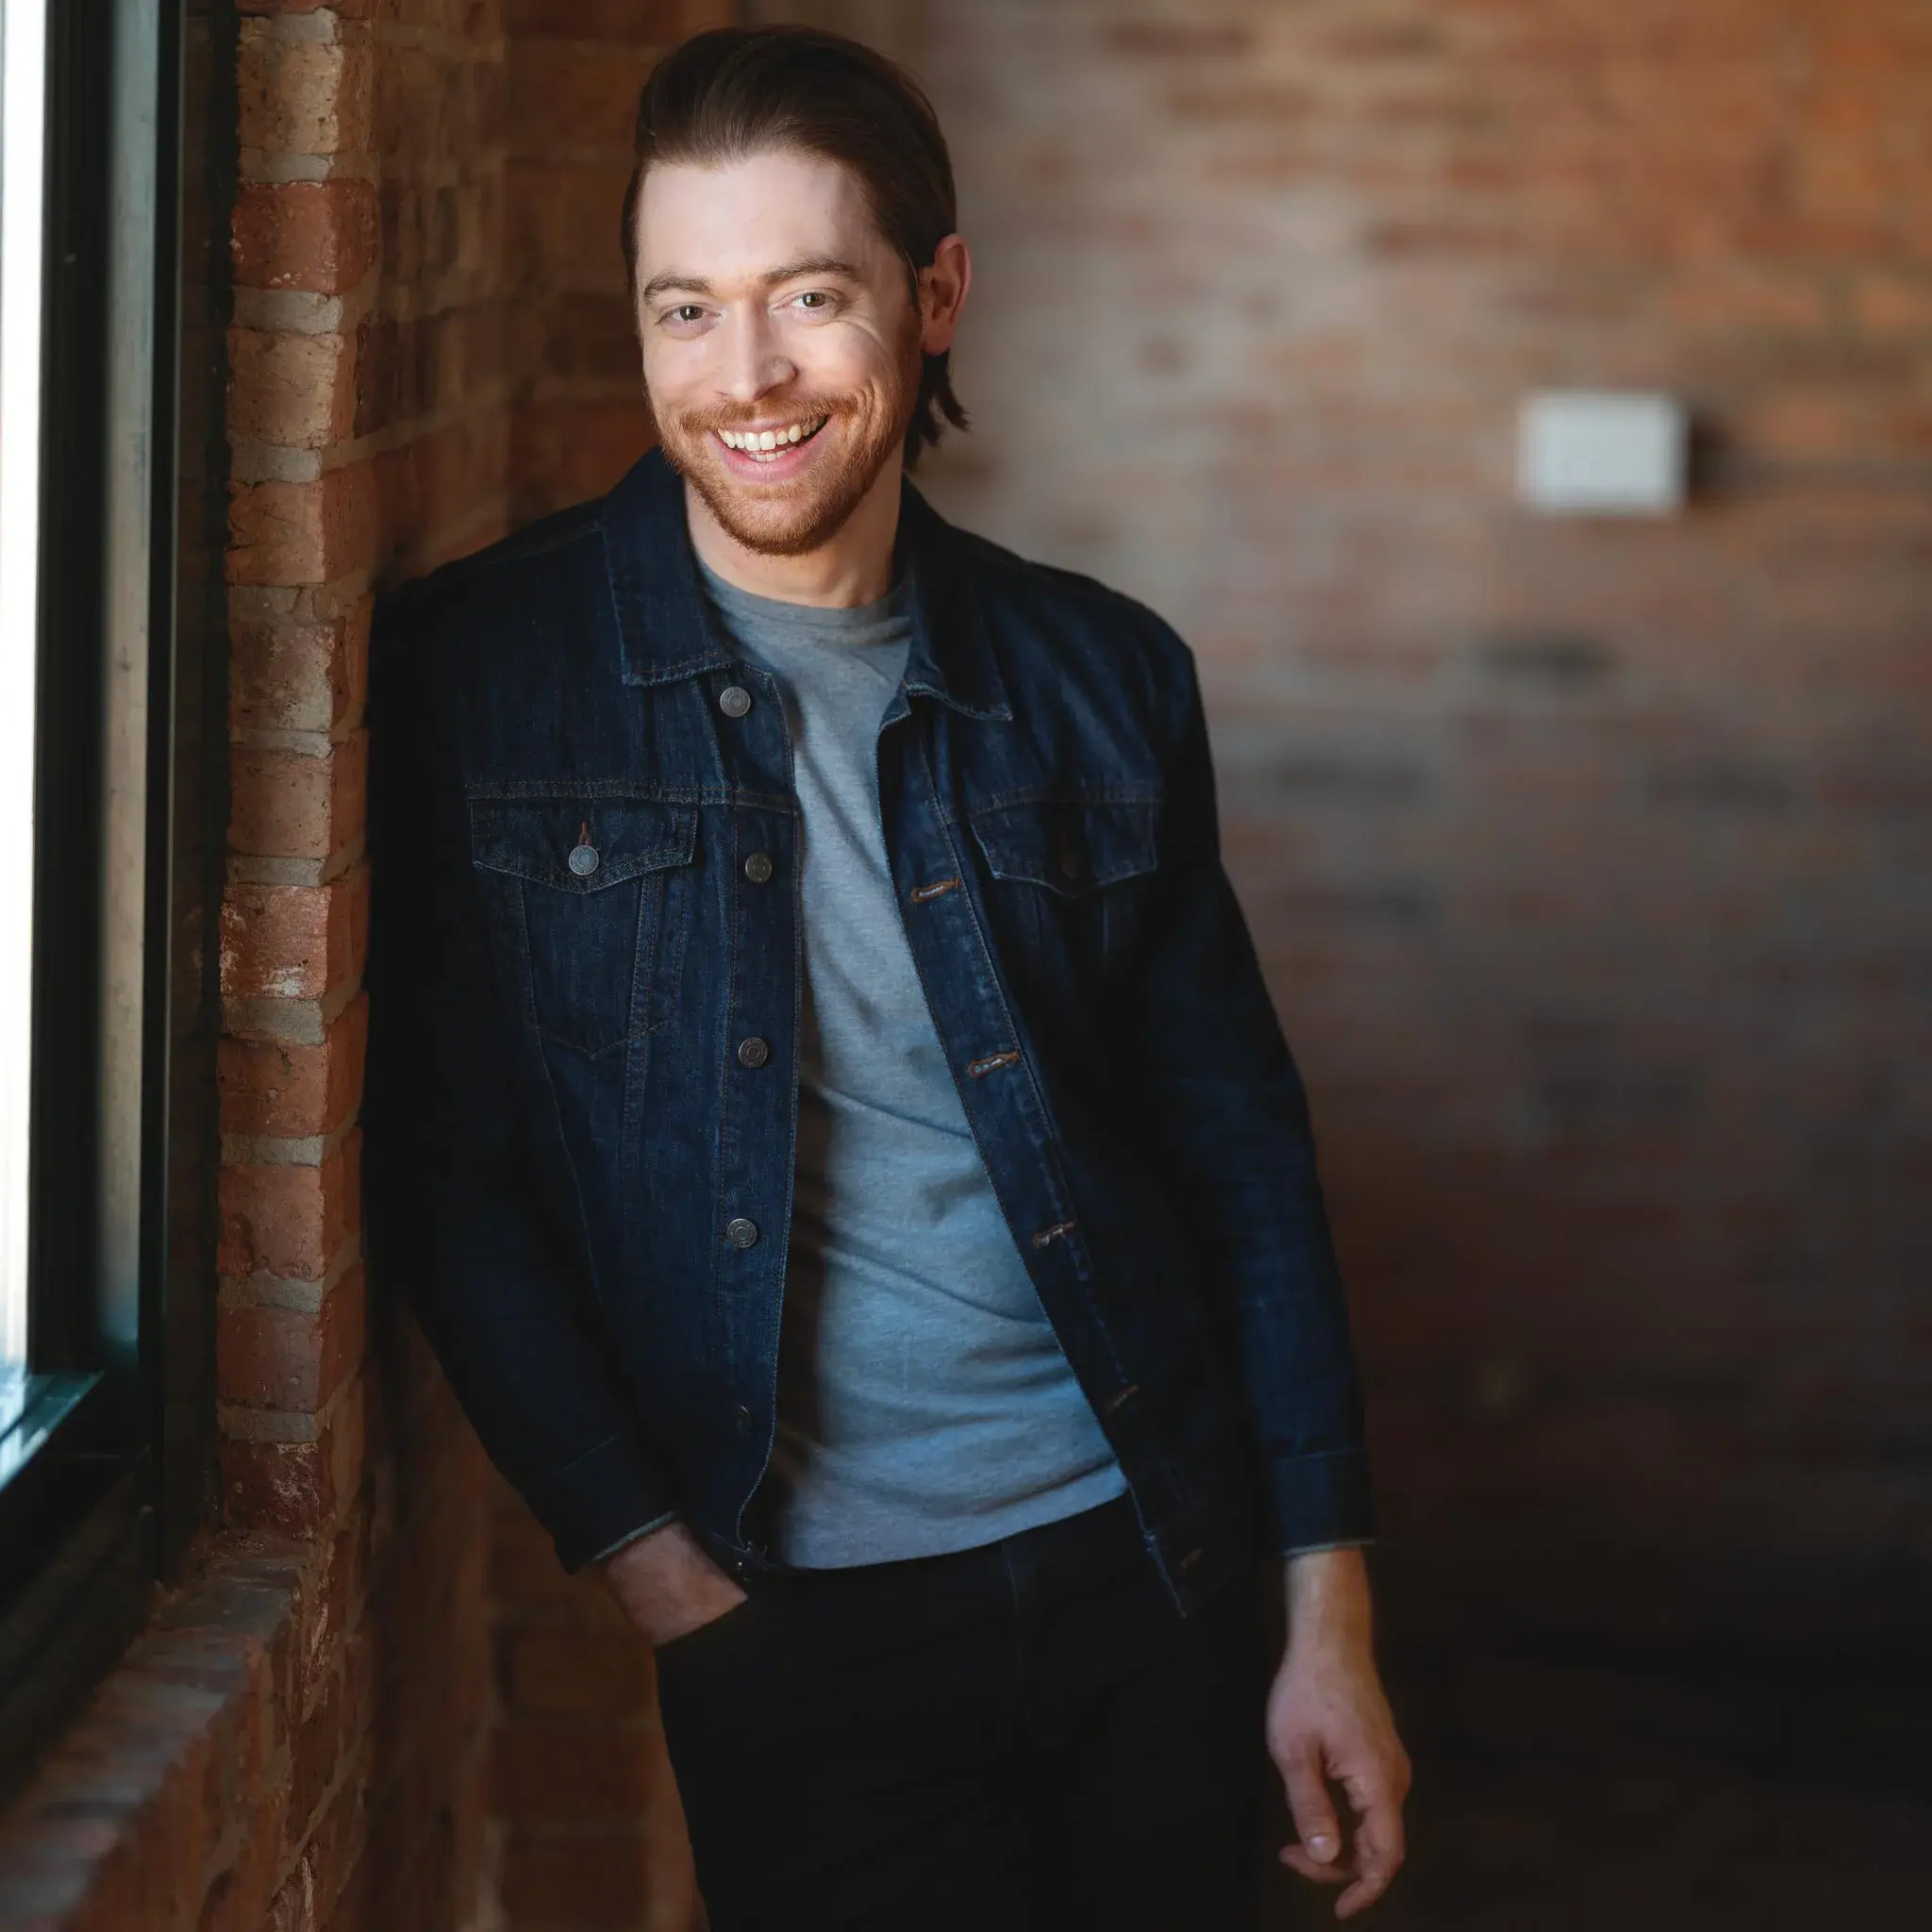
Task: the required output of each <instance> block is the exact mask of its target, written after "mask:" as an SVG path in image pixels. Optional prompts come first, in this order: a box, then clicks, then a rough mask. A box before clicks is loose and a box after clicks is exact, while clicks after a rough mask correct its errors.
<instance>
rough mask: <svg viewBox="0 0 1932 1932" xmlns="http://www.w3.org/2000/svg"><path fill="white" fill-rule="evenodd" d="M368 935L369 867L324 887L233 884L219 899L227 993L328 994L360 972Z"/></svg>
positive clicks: (246, 996)
mask: <svg viewBox="0 0 1932 1932" xmlns="http://www.w3.org/2000/svg"><path fill="white" fill-rule="evenodd" d="M368 941H369V869H368V867H367V866H359V865H358V867H357V868H356V870H355V871H354V872H353V873H350V874H348V875H347V876H345V877H343V878H340V879H334V880H332V881H330V883H329V884H327V885H325V886H255V885H231V886H230V887H229V888H228V891H227V893H226V895H225V899H224V901H223V905H222V991H223V993H224V995H225V997H227V998H229V999H263V998H272V999H294V1000H319V999H324V998H325V997H327V996H328V995H329V994H331V993H336V992H341V991H346V990H347V989H348V988H350V987H352V986H354V985H355V983H356V982H357V981H358V979H359V978H360V977H361V974H362V962H363V958H364V957H365V955H366V952H367V948H368Z"/></svg>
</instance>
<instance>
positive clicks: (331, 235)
mask: <svg viewBox="0 0 1932 1932" xmlns="http://www.w3.org/2000/svg"><path fill="white" fill-rule="evenodd" d="M377 235H378V228H377V223H376V208H375V188H374V186H373V185H372V184H371V183H369V182H367V181H353V180H331V181H280V182H249V183H246V184H244V186H243V187H242V190H241V192H240V193H239V194H238V195H237V196H236V198H235V223H234V239H233V253H234V258H235V279H236V280H237V281H238V282H239V283H240V284H241V285H242V287H243V288H244V289H301V290H307V291H310V292H312V293H315V294H321V295H340V294H343V293H346V292H347V291H349V290H351V289H353V288H355V287H356V285H357V284H358V282H360V281H361V279H362V277H363V276H364V275H367V274H368V273H369V271H370V269H371V268H372V267H373V266H374V265H375V251H376V242H377Z"/></svg>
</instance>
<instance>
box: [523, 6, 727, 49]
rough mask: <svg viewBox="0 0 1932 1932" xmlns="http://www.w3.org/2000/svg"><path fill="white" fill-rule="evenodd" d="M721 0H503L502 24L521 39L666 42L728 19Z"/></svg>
mask: <svg viewBox="0 0 1932 1932" xmlns="http://www.w3.org/2000/svg"><path fill="white" fill-rule="evenodd" d="M729 14H730V8H729V7H728V5H727V4H725V0H717V4H715V5H711V6H706V5H704V4H703V0H505V5H504V25H506V26H507V27H508V30H509V31H510V32H511V33H512V34H514V35H516V36H517V37H518V38H519V39H520V40H523V41H534V40H544V39H548V40H559V41H622V42H625V43H627V44H628V45H631V46H639V45H642V46H659V47H663V46H670V45H673V44H675V42H678V41H681V40H683V39H684V37H685V36H686V35H687V34H693V33H696V32H697V31H698V30H699V29H700V28H701V27H705V26H720V25H724V24H725V22H726V21H727V19H728V18H729Z"/></svg>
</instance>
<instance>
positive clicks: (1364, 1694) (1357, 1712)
mask: <svg viewBox="0 0 1932 1932" xmlns="http://www.w3.org/2000/svg"><path fill="white" fill-rule="evenodd" d="M1268 1752H1269V1755H1270V1756H1271V1757H1273V1758H1274V1763H1275V1767H1276V1769H1277V1770H1279V1771H1280V1773H1281V1777H1282V1782H1283V1783H1284V1784H1285V1785H1286V1786H1287V1788H1288V1807H1289V1809H1290V1811H1291V1812H1292V1813H1293V1815H1294V1824H1295V1829H1296V1830H1297V1831H1298V1832H1299V1833H1300V1834H1301V1843H1300V1844H1298V1845H1288V1846H1285V1847H1284V1848H1283V1850H1282V1853H1281V1862H1282V1863H1283V1864H1284V1865H1287V1866H1289V1867H1291V1869H1292V1870H1294V1871H1296V1872H1299V1873H1300V1874H1302V1876H1303V1877H1304V1878H1312V1879H1314V1880H1316V1881H1317V1882H1318V1883H1320V1884H1324V1885H1340V1884H1342V1883H1344V1882H1345V1881H1350V1880H1352V1881H1353V1883H1350V1884H1349V1885H1348V1889H1347V1890H1345V1891H1344V1892H1343V1893H1342V1894H1341V1897H1340V1898H1339V1899H1337V1900H1336V1902H1335V1916H1336V1917H1337V1918H1338V1919H1346V1918H1350V1917H1352V1916H1353V1915H1354V1914H1355V1913H1357V1912H1358V1911H1360V1910H1361V1909H1362V1908H1363V1907H1366V1906H1369V1905H1373V1904H1374V1901H1375V1900H1376V1899H1378V1898H1380V1897H1381V1895H1382V1893H1383V1892H1384V1891H1386V1890H1388V1887H1389V1881H1390V1880H1391V1878H1393V1877H1394V1876H1395V1872H1396V1868H1397V1867H1398V1866H1399V1865H1400V1864H1401V1863H1402V1856H1403V1843H1402V1801H1403V1799H1404V1798H1405V1797H1407V1795H1408V1783H1409V1769H1408V1754H1407V1752H1406V1751H1404V1750H1403V1748H1402V1740H1400V1739H1399V1738H1398V1737H1397V1736H1396V1735H1395V1720H1394V1718H1393V1716H1392V1715H1391V1712H1390V1709H1389V1700H1388V1698H1386V1697H1385V1696H1384V1695H1383V1694H1382V1681H1381V1678H1380V1677H1379V1676H1378V1675H1377V1674H1376V1671H1375V1659H1374V1651H1373V1648H1372V1646H1371V1643H1370V1637H1369V1576H1368V1569H1367V1566H1366V1565H1365V1564H1364V1562H1363V1561H1362V1553H1361V1552H1360V1551H1359V1550H1317V1551H1311V1552H1309V1553H1308V1554H1307V1555H1306V1556H1301V1557H1290V1558H1289V1559H1288V1655H1287V1656H1286V1657H1284V1658H1283V1659H1282V1663H1281V1668H1280V1670H1279V1671H1277V1672H1276V1673H1275V1675H1274V1688H1273V1689H1272V1690H1271V1691H1269V1693H1268ZM1331 1781H1332V1782H1333V1783H1335V1784H1337V1785H1339V1786H1340V1787H1341V1792H1342V1796H1343V1798H1344V1800H1345V1801H1346V1803H1347V1806H1348V1809H1349V1812H1350V1814H1351V1815H1350V1820H1349V1824H1350V1829H1349V1831H1348V1834H1347V1838H1346V1840H1344V1837H1343V1833H1342V1830H1341V1825H1340V1824H1338V1822H1337V1819H1336V1808H1335V1801H1334V1799H1333V1797H1332V1796H1331V1794H1330V1790H1329V1785H1330V1782H1331Z"/></svg>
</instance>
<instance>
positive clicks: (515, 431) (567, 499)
mask: <svg viewBox="0 0 1932 1932" xmlns="http://www.w3.org/2000/svg"><path fill="white" fill-rule="evenodd" d="M656 440H657V439H656V431H655V428H654V425H653V424H652V422H651V412H650V409H649V407H648V406H647V405H646V404H644V403H641V402H635V401H625V402H595V403H587V402H554V403H525V405H524V406H523V407H522V408H519V409H518V410H517V413H516V419H515V422H514V424H513V425H512V426H511V431H510V474H511V475H512V477H513V478H514V479H515V481H514V500H515V502H516V505H517V508H518V510H519V513H520V515H521V516H522V517H524V518H529V517H535V516H541V515H542V514H544V513H545V512H546V511H548V510H552V509H558V508H562V507H563V506H564V505H565V504H569V503H577V502H581V501H582V500H583V499H584V498H585V497H587V496H595V495H598V494H601V493H602V492H603V491H606V490H608V489H609V488H610V487H611V485H612V484H614V483H615V482H616V481H617V480H618V479H619V478H620V477H621V476H622V475H624V474H625V471H626V470H628V469H629V468H630V466H631V465H632V464H633V463H635V462H636V461H637V459H638V458H640V457H641V456H642V455H643V453H644V452H645V451H646V450H648V449H649V448H650V447H651V445H652V443H653V442H654V441H656Z"/></svg>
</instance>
